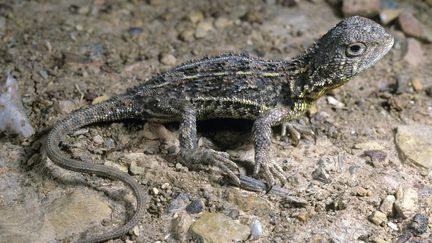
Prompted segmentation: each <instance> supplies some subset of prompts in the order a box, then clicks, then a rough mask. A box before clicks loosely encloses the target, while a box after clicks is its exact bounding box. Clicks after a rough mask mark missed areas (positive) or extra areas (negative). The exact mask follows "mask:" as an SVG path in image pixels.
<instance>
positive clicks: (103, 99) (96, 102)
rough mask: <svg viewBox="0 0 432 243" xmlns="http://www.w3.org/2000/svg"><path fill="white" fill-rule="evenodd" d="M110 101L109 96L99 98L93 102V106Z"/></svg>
mask: <svg viewBox="0 0 432 243" xmlns="http://www.w3.org/2000/svg"><path fill="white" fill-rule="evenodd" d="M108 99H109V96H107V95H102V96H98V97H96V98H94V99H93V100H92V105H95V104H99V103H101V102H104V101H106V100H108Z"/></svg>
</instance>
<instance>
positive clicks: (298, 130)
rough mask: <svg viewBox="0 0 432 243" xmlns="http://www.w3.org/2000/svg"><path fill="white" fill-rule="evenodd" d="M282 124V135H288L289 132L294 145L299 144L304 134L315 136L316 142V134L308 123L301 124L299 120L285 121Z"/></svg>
mask: <svg viewBox="0 0 432 243" xmlns="http://www.w3.org/2000/svg"><path fill="white" fill-rule="evenodd" d="M281 126H282V131H281V136H282V137H284V136H286V134H287V132H288V133H289V135H290V137H291V139H292V144H293V145H294V146H297V145H298V144H299V142H300V138H301V137H302V135H306V136H311V137H313V139H314V142H315V143H316V139H317V138H316V134H315V132H314V131H313V130H312V129H311V128H310V127H308V126H307V125H304V124H300V123H298V122H284V123H282V125H281Z"/></svg>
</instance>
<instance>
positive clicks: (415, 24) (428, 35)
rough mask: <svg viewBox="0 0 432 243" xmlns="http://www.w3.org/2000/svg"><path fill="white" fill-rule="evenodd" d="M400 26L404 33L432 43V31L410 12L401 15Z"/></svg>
mask: <svg viewBox="0 0 432 243" xmlns="http://www.w3.org/2000/svg"><path fill="white" fill-rule="evenodd" d="M398 20H399V25H400V27H401V29H402V31H403V32H404V33H405V34H406V35H408V36H412V37H415V38H417V39H421V40H423V41H427V42H431V41H432V31H431V30H430V29H427V28H426V27H425V26H424V25H423V24H422V23H421V22H420V21H419V20H418V19H417V18H416V17H414V16H413V15H412V14H411V13H410V12H407V11H404V12H403V13H401V14H400V15H399V18H398Z"/></svg>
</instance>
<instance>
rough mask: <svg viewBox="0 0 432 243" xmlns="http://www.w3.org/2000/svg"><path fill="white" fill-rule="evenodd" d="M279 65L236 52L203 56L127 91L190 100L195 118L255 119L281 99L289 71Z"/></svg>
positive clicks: (158, 98) (156, 98)
mask: <svg viewBox="0 0 432 243" xmlns="http://www.w3.org/2000/svg"><path fill="white" fill-rule="evenodd" d="M282 64H283V62H282V61H267V60H263V59H258V58H255V57H250V56H246V55H237V54H225V55H222V56H218V57H212V58H203V59H201V60H197V61H193V62H190V63H186V64H183V65H179V66H178V67H176V68H174V69H172V70H170V71H167V72H164V73H161V74H159V75H156V76H155V77H153V78H152V79H150V80H149V81H148V82H146V83H145V84H143V85H141V86H138V87H135V88H133V89H132V90H131V91H130V92H129V93H130V94H133V96H136V97H141V98H142V99H145V100H143V103H147V102H159V101H161V102H167V101H168V100H170V99H171V100H173V102H177V103H178V102H181V101H187V102H190V104H191V105H192V106H193V107H194V108H195V109H196V111H197V114H198V116H197V118H198V119H210V118H247V119H254V118H256V117H257V116H258V115H259V114H260V113H261V112H263V111H265V110H268V109H271V108H273V107H275V106H276V105H277V103H278V102H280V101H281V100H282V99H284V97H285V96H281V91H282V89H283V88H284V87H283V86H284V84H285V83H288V79H289V73H290V71H289V70H288V69H287V67H289V66H287V65H286V63H285V64H284V65H282ZM147 91H151V95H149V93H148V92H147ZM140 93H141V94H142V95H139V94H140ZM137 94H138V95H137ZM149 96H151V98H150V100H149ZM150 107H154V106H150ZM147 109H148V107H147ZM152 112H153V114H152V116H155V113H157V112H161V111H157V110H154V109H153V111H152Z"/></svg>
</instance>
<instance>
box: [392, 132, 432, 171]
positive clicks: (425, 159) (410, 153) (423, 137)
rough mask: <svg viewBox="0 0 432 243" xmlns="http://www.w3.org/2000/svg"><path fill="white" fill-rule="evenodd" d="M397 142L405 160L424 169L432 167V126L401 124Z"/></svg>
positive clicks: (401, 156) (400, 154)
mask: <svg viewBox="0 0 432 243" xmlns="http://www.w3.org/2000/svg"><path fill="white" fill-rule="evenodd" d="M395 142H396V146H397V148H398V152H399V156H400V158H401V159H402V161H403V162H405V163H407V164H411V165H414V166H416V167H420V168H422V169H432V127H430V126H426V125H404V126H399V127H398V128H397V133H396V138H395Z"/></svg>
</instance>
